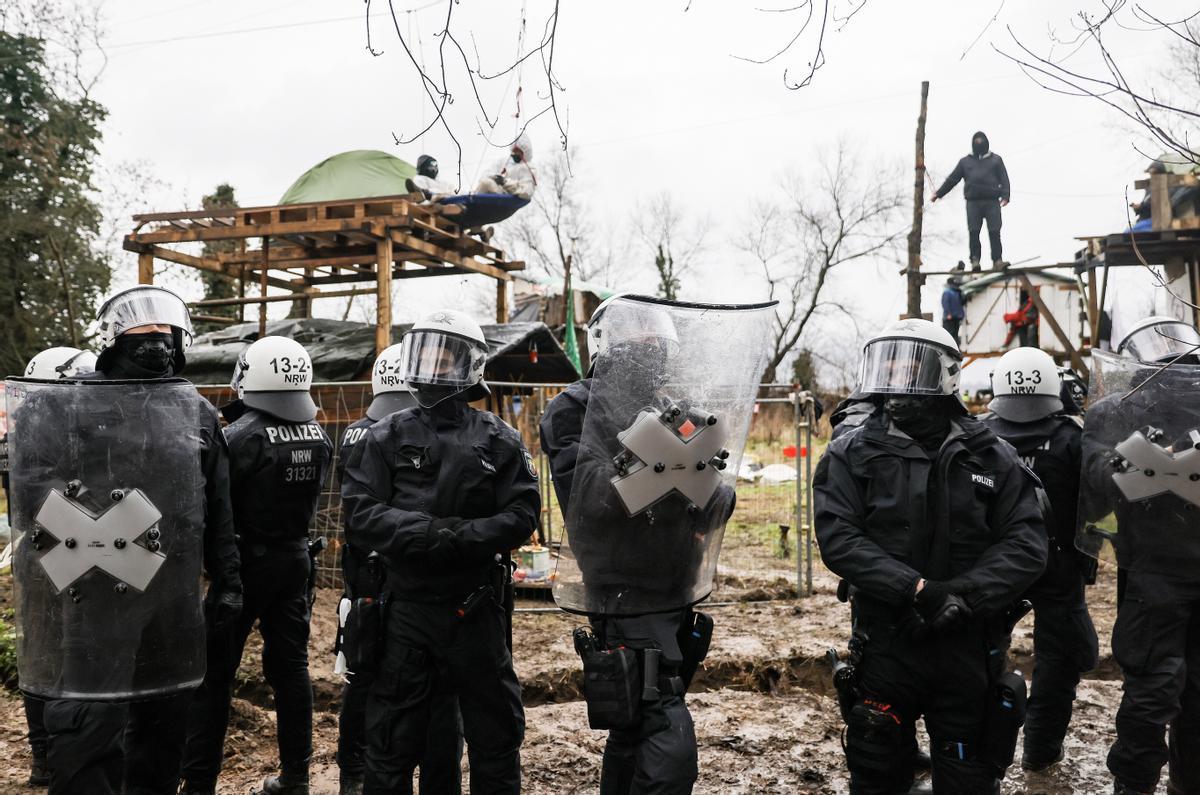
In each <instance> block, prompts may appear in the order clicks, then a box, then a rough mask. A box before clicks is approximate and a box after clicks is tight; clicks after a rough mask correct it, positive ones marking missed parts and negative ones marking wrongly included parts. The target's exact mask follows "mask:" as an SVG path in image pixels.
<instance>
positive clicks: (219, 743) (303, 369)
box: [183, 336, 333, 795]
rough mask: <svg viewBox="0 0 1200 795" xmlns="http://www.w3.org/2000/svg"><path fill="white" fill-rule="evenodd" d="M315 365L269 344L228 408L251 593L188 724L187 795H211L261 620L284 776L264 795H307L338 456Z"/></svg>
mask: <svg viewBox="0 0 1200 795" xmlns="http://www.w3.org/2000/svg"><path fill="white" fill-rule="evenodd" d="M312 378H313V370H312V360H311V358H310V357H309V355H308V352H307V351H306V350H305V349H304V346H303V345H301V344H300V343H298V342H296V341H295V340H291V339H287V338H286V337H274V336H270V337H262V338H260V339H258V340H256V341H255V342H254V343H252V344H251V345H250V346H249V347H247V348H246V350H245V351H243V352H242V355H241V357H240V358H239V359H238V363H237V367H236V369H235V371H234V376H233V382H232V387H233V388H234V389H235V391H236V393H237V399H236V400H235V401H234V402H233V403H232V404H230V405H229V406H226V407H225V408H224V409H223V411H224V414H225V417H226V419H228V420H230V424H229V425H228V426H227V427H226V428H225V439H226V440H227V442H228V444H229V454H230V495H231V497H232V500H233V521H234V527H235V528H236V529H237V534H238V549H239V550H240V552H241V560H242V582H243V583H244V585H245V589H246V596H245V607H244V609H243V610H242V614H241V615H240V616H239V617H238V620H237V622H236V623H235V624H234V625H233V627H232V628H231V629H230V630H228V631H225V632H213V633H212V635H211V636H210V638H209V643H208V671H207V673H206V674H205V677H204V684H203V685H202V686H201V688H200V690H199V691H197V694H196V699H195V701H194V702H193V703H192V707H191V710H190V711H189V715H188V747H187V755H186V758H185V759H184V765H183V778H184V780H185V781H186V782H187V785H186V787H185V789H184V791H185V792H189V793H193V792H194V793H212V792H214V791H215V787H216V780H217V775H218V774H219V773H220V770H221V761H222V758H223V756H224V753H223V750H224V741H225V729H226V725H227V724H228V722H229V703H230V699H231V697H232V688H233V679H234V675H235V674H236V673H237V668H238V663H239V662H240V661H241V657H242V649H243V648H244V647H245V644H246V638H247V636H248V635H249V634H250V630H251V629H252V628H253V627H254V624H255V623H256V622H257V623H258V625H259V631H260V632H261V633H262V636H263V673H264V675H265V676H266V680H267V683H268V684H269V685H270V686H271V689H272V690H273V691H274V693H275V713H276V716H277V724H278V741H279V760H280V764H281V767H282V775H280V776H278V777H272V778H268V779H267V780H266V782H265V783H264V785H263V792H264V793H271V794H272V795H273V794H274V793H280V794H281V795H283V794H285V793H286V795H306V793H307V792H308V765H309V760H310V758H311V756H312V684H311V683H310V681H309V676H308V633H309V619H310V612H309V609H310V605H311V597H312V593H311V588H312V577H311V575H312V568H311V567H312V566H313V565H314V561H312V560H311V559H310V558H309V552H308V528H309V523H310V522H311V521H312V517H313V514H314V513H315V512H316V509H317V501H318V499H319V498H320V495H321V488H322V486H323V485H324V483H325V475H326V471H327V469H328V466H329V461H330V458H331V457H332V452H333V448H332V445H330V443H329V439H328V437H326V435H325V432H324V430H322V428H321V426H320V425H319V424H318V423H317V422H316V416H317V406H316V404H315V403H314V402H313V400H312V397H311V395H310V394H309V390H310V387H311V386H312Z"/></svg>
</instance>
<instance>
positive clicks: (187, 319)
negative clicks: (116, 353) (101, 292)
mask: <svg viewBox="0 0 1200 795" xmlns="http://www.w3.org/2000/svg"><path fill="white" fill-rule="evenodd" d="M99 320H100V324H101V325H102V326H105V327H109V328H111V329H112V335H113V337H117V336H119V335H121V334H124V333H125V332H126V331H129V330H130V329H133V328H137V327H138V326H156V325H162V326H173V327H175V328H177V329H180V330H181V331H182V332H183V346H184V347H185V348H186V347H187V346H189V345H191V344H192V318H191V316H190V315H189V314H188V309H187V305H186V304H184V303H183V301H182V300H181V299H180V298H179V297H178V296H175V295H172V294H171V293H168V292H164V291H162V290H146V289H143V290H130V291H129V292H127V293H122V294H121V295H118V296H117V297H115V298H113V299H112V300H111V301H110V302H109V303H108V304H107V305H106V306H105V307H104V311H103V312H102V313H101V315H100V318H99Z"/></svg>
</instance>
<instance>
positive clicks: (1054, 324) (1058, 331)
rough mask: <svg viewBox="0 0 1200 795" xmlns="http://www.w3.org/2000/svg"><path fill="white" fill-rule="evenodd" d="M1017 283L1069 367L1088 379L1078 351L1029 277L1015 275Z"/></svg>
mask: <svg viewBox="0 0 1200 795" xmlns="http://www.w3.org/2000/svg"><path fill="white" fill-rule="evenodd" d="M1017 281H1019V282H1020V283H1021V286H1022V287H1024V288H1025V293H1026V294H1027V295H1028V296H1029V297H1030V299H1032V301H1033V305H1034V306H1036V307H1037V310H1038V316H1039V317H1043V318H1045V319H1046V323H1047V324H1049V326H1050V330H1051V331H1053V332H1054V336H1055V337H1058V341H1059V342H1061V343H1062V346H1063V349H1064V350H1065V351H1066V352H1067V355H1068V356H1070V357H1071V366H1072V367H1074V368H1075V371H1076V372H1078V373H1079V374H1081V375H1082V376H1083V377H1084V378H1089V377H1090V373H1089V372H1088V368H1087V365H1086V364H1084V363H1083V357H1082V356H1080V355H1079V351H1078V350H1077V349H1076V348H1075V346H1074V345H1073V344H1071V340H1070V339H1069V338H1068V337H1067V335H1066V332H1064V331H1063V330H1062V326H1060V325H1058V320H1057V319H1055V317H1054V315H1052V314H1051V313H1050V309H1049V308H1048V307H1047V306H1046V302H1045V301H1043V300H1042V297H1041V296H1040V295H1038V291H1037V290H1036V289H1035V288H1034V286H1033V282H1031V281H1029V277H1028V276H1026V275H1025V274H1023V273H1018V274H1017Z"/></svg>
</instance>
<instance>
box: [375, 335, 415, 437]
mask: <svg viewBox="0 0 1200 795" xmlns="http://www.w3.org/2000/svg"><path fill="white" fill-rule="evenodd" d="M403 351H404V345H403V343H397V344H395V345H392V346H390V347H388V348H385V349H384V351H383V353H381V354H379V356H378V357H376V359H375V365H374V367H372V368H371V394H372V396H373V397H372V400H371V405H370V406H368V407H367V417H368V418H370V419H372V420H375V421H376V422H378V421H379V420H381V419H383V418H384V417H386V416H387V415H389V414H392V413H394V412H397V411H402V410H403V409H407V408H412V407H413V406H415V405H416V399H415V398H414V397H413V394H412V389H411V388H410V387H409V386H408V384H406V383H404V378H403V377H402V376H401V373H402V372H403V370H402V368H403V366H404V355H403Z"/></svg>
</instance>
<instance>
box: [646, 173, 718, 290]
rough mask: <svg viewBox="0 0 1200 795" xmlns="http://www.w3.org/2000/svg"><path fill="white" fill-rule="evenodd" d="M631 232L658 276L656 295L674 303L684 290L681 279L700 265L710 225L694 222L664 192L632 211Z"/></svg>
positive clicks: (706, 220) (706, 222) (704, 220)
mask: <svg viewBox="0 0 1200 795" xmlns="http://www.w3.org/2000/svg"><path fill="white" fill-rule="evenodd" d="M633 226H634V229H635V230H636V232H637V236H638V238H639V239H640V240H641V242H642V244H643V245H644V246H645V247H646V251H647V253H648V254H649V256H651V257H652V258H653V261H654V268H655V271H656V273H657V276H658V287H657V292H658V294H659V295H660V296H662V297H663V298H667V299H670V300H675V299H676V298H677V297H678V296H679V290H680V289H681V288H682V287H683V278H684V276H686V275H687V274H688V273H689V272H690V271H691V270H692V269H693V268H694V267H695V266H696V264H697V263H698V262H699V260H700V255H701V254H702V253H703V252H704V244H705V239H706V237H707V236H708V230H709V227H710V222H709V220H708V219H706V218H702V219H698V220H693V219H691V218H689V217H688V215H687V213H686V212H685V211H684V210H683V209H682V208H681V207H680V206H679V205H678V204H676V203H675V199H674V198H673V197H672V196H671V194H669V193H667V192H665V191H664V192H662V193H659V194H657V195H655V196H653V197H652V198H651V199H650V200H649V201H648V202H646V203H644V204H643V203H640V202H639V203H638V205H637V206H636V207H635V208H634V220H633Z"/></svg>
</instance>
